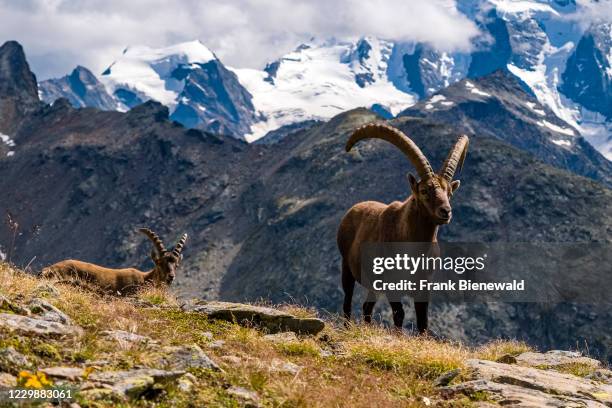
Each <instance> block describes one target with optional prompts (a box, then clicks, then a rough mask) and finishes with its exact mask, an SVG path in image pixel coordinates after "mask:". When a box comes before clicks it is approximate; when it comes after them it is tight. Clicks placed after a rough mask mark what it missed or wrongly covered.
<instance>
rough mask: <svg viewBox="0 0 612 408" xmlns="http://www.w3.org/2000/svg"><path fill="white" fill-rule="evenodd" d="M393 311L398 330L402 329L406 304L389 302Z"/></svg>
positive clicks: (394, 322)
mask: <svg viewBox="0 0 612 408" xmlns="http://www.w3.org/2000/svg"><path fill="white" fill-rule="evenodd" d="M389 303H390V304H391V310H392V311H393V324H394V325H395V328H396V329H397V330H402V328H403V327H404V316H405V312H404V305H402V302H389Z"/></svg>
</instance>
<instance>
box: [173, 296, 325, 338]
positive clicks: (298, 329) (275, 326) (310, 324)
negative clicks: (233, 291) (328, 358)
mask: <svg viewBox="0 0 612 408" xmlns="http://www.w3.org/2000/svg"><path fill="white" fill-rule="evenodd" d="M185 309H186V310H188V311H193V312H198V313H203V314H205V315H206V316H208V317H209V318H211V319H220V320H227V321H230V322H236V323H238V324H242V325H254V326H259V327H263V328H265V329H267V330H268V331H269V332H271V333H278V332H284V331H292V332H295V333H301V334H317V333H319V332H320V331H321V330H323V328H324V327H325V323H324V322H323V320H321V319H316V318H301V317H296V316H293V315H291V314H289V313H286V312H282V311H280V310H276V309H273V308H270V307H263V306H255V305H249V304H244V303H231V302H217V301H210V302H199V303H196V304H195V305H186V306H185Z"/></svg>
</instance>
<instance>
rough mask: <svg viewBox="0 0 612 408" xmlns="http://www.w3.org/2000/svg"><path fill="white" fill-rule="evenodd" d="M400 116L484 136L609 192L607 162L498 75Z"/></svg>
mask: <svg viewBox="0 0 612 408" xmlns="http://www.w3.org/2000/svg"><path fill="white" fill-rule="evenodd" d="M399 116H413V117H423V118H428V119H430V120H432V121H434V122H436V123H446V124H448V125H450V126H454V127H456V129H457V132H464V133H467V134H471V133H476V134H479V135H488V136H490V137H492V138H496V139H500V140H503V141H505V142H507V143H509V144H511V145H513V146H515V147H517V148H519V149H521V150H523V151H526V152H529V153H531V154H533V155H534V156H535V157H537V158H538V159H539V160H540V161H542V162H544V163H547V164H550V165H552V166H555V167H558V168H561V169H564V170H569V171H571V172H573V173H575V174H578V175H581V176H585V177H589V178H592V179H594V180H597V181H600V182H602V183H603V184H605V185H606V186H612V162H610V161H608V160H607V159H606V158H605V157H603V156H602V155H601V154H600V153H599V152H597V151H596V150H595V149H594V148H593V147H592V146H591V145H590V144H589V143H588V142H587V141H586V140H585V139H584V138H582V137H581V136H578V135H577V132H576V131H575V130H573V128H572V127H571V126H570V125H568V124H566V123H564V122H563V121H561V120H560V119H558V118H557V117H556V116H555V115H554V114H553V113H552V112H550V111H549V110H548V109H547V108H546V107H544V106H542V105H541V104H540V103H539V102H538V101H537V99H535V98H534V97H533V96H531V95H530V94H528V93H527V92H526V91H525V90H524V89H523V87H522V86H521V84H520V83H519V82H518V81H517V80H516V78H515V77H514V76H512V75H510V73H508V72H506V71H503V70H502V71H496V72H495V73H493V74H491V75H488V76H486V77H482V78H480V79H478V80H463V81H460V82H457V83H455V84H454V85H452V86H450V87H448V88H447V89H444V90H443V91H441V92H439V93H437V94H436V95H434V96H433V97H431V98H427V99H425V100H423V101H421V102H419V103H418V104H416V105H414V106H412V107H410V108H408V109H406V110H405V111H403V112H402V113H400V114H399ZM555 129H562V131H563V132H564V133H561V132H559V131H556V130H555Z"/></svg>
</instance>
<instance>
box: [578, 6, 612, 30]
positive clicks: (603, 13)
mask: <svg viewBox="0 0 612 408" xmlns="http://www.w3.org/2000/svg"><path fill="white" fill-rule="evenodd" d="M576 3H577V6H578V7H577V8H576V12H575V13H572V14H570V15H569V16H568V17H567V18H568V19H570V20H574V21H577V22H578V23H579V24H580V25H581V26H582V28H583V29H587V28H588V27H589V26H590V25H591V24H593V23H595V24H600V23H612V1H610V0H603V1H593V0H577V1H576Z"/></svg>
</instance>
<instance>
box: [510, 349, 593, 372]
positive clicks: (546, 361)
mask: <svg viewBox="0 0 612 408" xmlns="http://www.w3.org/2000/svg"><path fill="white" fill-rule="evenodd" d="M516 362H517V364H520V365H524V366H529V367H539V368H557V367H562V366H567V365H571V364H583V365H587V366H590V367H593V368H598V367H599V366H601V363H600V362H599V361H598V360H595V359H592V358H589V357H584V356H583V355H582V354H581V353H580V352H577V351H564V350H551V351H548V352H546V353H534V352H526V353H522V354H520V355H518V356H516Z"/></svg>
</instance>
